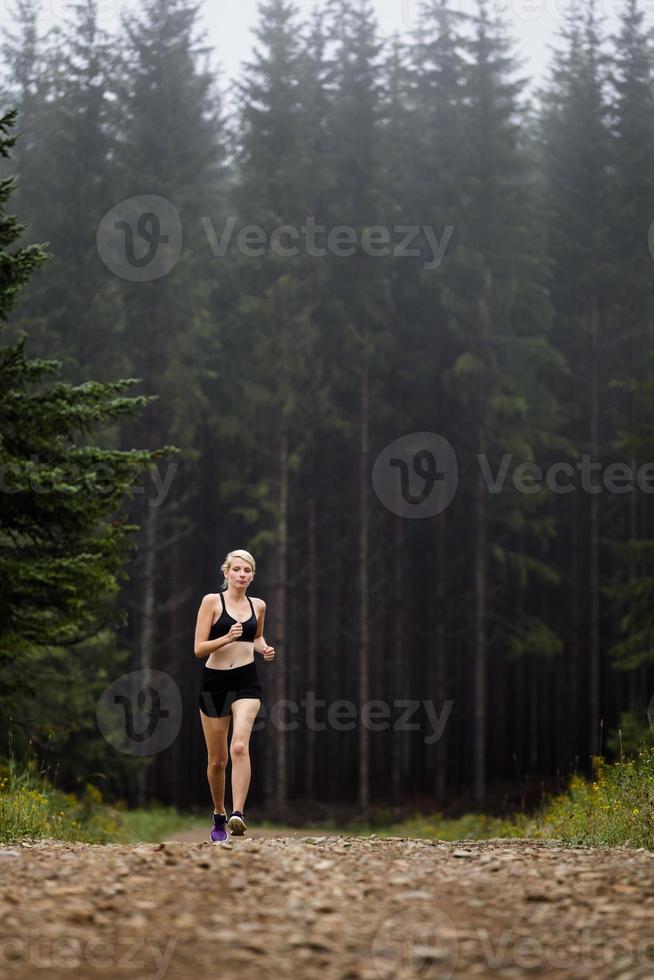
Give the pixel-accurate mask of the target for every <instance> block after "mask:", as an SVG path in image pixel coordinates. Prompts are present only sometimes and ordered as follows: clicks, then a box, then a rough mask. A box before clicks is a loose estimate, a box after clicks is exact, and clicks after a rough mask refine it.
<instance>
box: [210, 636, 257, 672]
mask: <svg viewBox="0 0 654 980" xmlns="http://www.w3.org/2000/svg"><path fill="white" fill-rule="evenodd" d="M253 660H254V643H252V642H250V640H232V641H231V643H227V644H225V646H224V647H221V648H220V650H214V652H213V653H210V654H209V656H208V657H207V660H206V662H205V667H211V668H212V669H213V670H229V668H230V667H244V666H245V664H251V663H252V661H253Z"/></svg>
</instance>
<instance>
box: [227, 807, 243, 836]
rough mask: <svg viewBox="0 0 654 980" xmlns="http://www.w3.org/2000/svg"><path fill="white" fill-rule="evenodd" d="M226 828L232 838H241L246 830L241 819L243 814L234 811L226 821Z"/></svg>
mask: <svg viewBox="0 0 654 980" xmlns="http://www.w3.org/2000/svg"><path fill="white" fill-rule="evenodd" d="M227 826H228V827H229V829H230V831H231V832H232V834H233V835H234V837H242V836H243V833H244V832H245V831H246V830H247V827H246V826H245V820H244V819H243V814H242V813H241V811H240V810H234V812H233V813H232V815H231V817H230V818H229V820H228V821H227Z"/></svg>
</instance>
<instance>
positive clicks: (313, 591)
mask: <svg viewBox="0 0 654 980" xmlns="http://www.w3.org/2000/svg"><path fill="white" fill-rule="evenodd" d="M307 525H308V528H307V534H308V542H307V551H308V555H307V559H308V562H307V580H308V583H307V584H308V593H309V596H308V601H309V609H308V623H307V692H309V691H310V692H311V693H312V696H315V695H316V687H317V680H318V585H317V562H318V558H317V551H318V547H317V540H316V539H317V528H316V498H315V495H314V494H313V492H312V493H311V495H310V496H309V503H308V515H307ZM305 697H306V694H305ZM304 771H305V784H304V785H305V792H306V795H307V797H308V798H309V799H311V800H312V799H313V797H314V794H315V791H316V733H315V731H314V730H313V726H310V727H309V728H308V729H307V741H306V756H305V769H304Z"/></svg>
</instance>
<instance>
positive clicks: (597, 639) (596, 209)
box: [543, 0, 614, 753]
mask: <svg viewBox="0 0 654 980" xmlns="http://www.w3.org/2000/svg"><path fill="white" fill-rule="evenodd" d="M563 40H564V46H563V49H562V50H561V51H560V52H558V54H557V56H556V58H555V61H554V64H553V66H552V80H551V83H550V86H549V89H548V91H547V92H546V94H545V103H544V105H545V108H544V116H543V137H544V171H545V174H546V180H547V186H548V189H549V208H550V220H549V222H548V248H549V253H550V255H551V257H552V259H553V261H554V268H553V272H554V276H553V280H552V300H553V306H554V310H555V325H554V330H553V337H554V340H555V343H556V346H557V347H558V349H559V350H560V351H561V352H562V353H563V355H564V357H565V359H566V362H567V364H568V366H569V370H570V373H571V377H572V378H574V380H575V385H574V387H573V388H570V387H568V388H567V390H566V391H565V393H564V395H565V399H564V401H563V408H564V411H565V413H566V416H567V418H568V420H569V421H568V423H567V426H566V432H565V434H566V436H567V437H568V439H569V440H570V442H571V444H572V445H573V446H574V447H575V452H577V453H586V454H589V455H590V457H591V458H592V460H593V461H597V460H598V457H599V454H600V452H601V450H602V449H603V447H604V445H605V441H604V440H605V439H606V434H607V430H608V426H609V424H610V415H611V412H610V410H609V409H610V403H608V404H607V402H606V401H605V399H604V398H603V397H602V393H603V391H604V390H605V388H606V386H607V384H608V381H609V379H610V372H611V362H612V353H611V349H610V346H609V342H610V335H609V328H610V323H609V319H608V311H609V310H610V308H611V305H612V302H613V299H612V296H613V288H614V284H613V277H612V275H611V269H610V266H609V261H610V240H611V236H612V221H611V213H610V202H611V200H612V194H611V182H610V167H611V156H612V154H611V140H610V130H609V126H608V106H607V101H606V92H605V84H606V72H607V64H606V57H605V56H604V54H603V50H602V44H601V34H600V25H599V23H598V17H597V4H596V3H595V2H594V0H593V2H591V3H590V4H589V5H587V7H586V9H585V11H583V12H582V11H581V9H580V8H578V7H577V8H573V9H572V10H571V11H570V12H569V14H568V17H567V23H566V27H565V29H564V31H563ZM582 492H583V491H582V490H578V491H577V492H576V493H574V494H573V495H571V496H572V513H571V514H569V511H568V510H567V508H565V507H564V504H563V501H560V503H559V509H558V515H557V516H558V523H559V526H560V529H561V533H562V534H563V535H564V538H565V540H567V541H568V542H569V544H568V547H566V549H565V555H566V558H567V560H568V562H569V567H568V569H567V577H568V579H569V581H570V584H571V588H570V589H569V590H568V594H569V596H570V600H571V608H570V611H569V621H570V625H569V628H568V629H566V632H567V633H568V635H569V650H570V652H569V658H568V659H569V664H570V680H569V684H568V691H569V699H570V702H569V716H570V717H571V718H572V719H575V720H576V718H577V716H578V712H579V706H578V705H579V688H578V684H579V683H580V679H581V670H582V667H581V664H582V657H583V652H584V651H586V650H587V652H588V654H587V664H586V665H585V666H586V667H587V670H588V685H587V688H586V694H587V703H588V716H587V719H586V733H587V734H586V739H587V744H588V746H589V748H590V751H591V752H592V753H597V751H598V750H599V734H600V733H599V721H600V670H601V658H602V650H601V636H600V628H599V627H600V619H599V617H600V609H599V600H600V557H601V556H600V539H601V535H602V532H603V521H605V520H606V516H605V514H603V513H602V511H601V506H602V498H601V497H600V495H598V494H597V493H591V494H590V495H589V499H588V500H587V501H584V502H583V505H582V502H581V501H580V500H579V495H580V493H582ZM585 539H587V540H588V542H589V548H588V553H587V554H586V553H585V550H584V548H583V547H582V542H583V541H584V540H585ZM586 603H587V604H588V609H589V612H588V617H587V619H586V618H585V616H584V614H583V613H582V609H583V608H584V606H585V605H586Z"/></svg>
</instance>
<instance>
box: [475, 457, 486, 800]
mask: <svg viewBox="0 0 654 980" xmlns="http://www.w3.org/2000/svg"><path fill="white" fill-rule="evenodd" d="M474 510H475V544H474V548H475V552H474V588H475V627H474V653H473V664H474V667H473V673H474V708H473V760H474V761H473V772H474V799H475V803H476V804H477V806H481V805H482V803H483V801H484V798H485V796H486V500H485V497H484V483H483V480H482V478H481V474H480V475H479V476H478V477H477V480H476V482H475V500H474Z"/></svg>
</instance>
